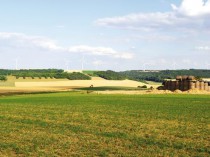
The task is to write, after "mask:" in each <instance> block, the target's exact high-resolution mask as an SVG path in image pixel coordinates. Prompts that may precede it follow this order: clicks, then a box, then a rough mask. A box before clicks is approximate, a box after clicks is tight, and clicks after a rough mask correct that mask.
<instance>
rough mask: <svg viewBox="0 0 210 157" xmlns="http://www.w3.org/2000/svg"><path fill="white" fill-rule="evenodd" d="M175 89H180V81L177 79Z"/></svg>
mask: <svg viewBox="0 0 210 157" xmlns="http://www.w3.org/2000/svg"><path fill="white" fill-rule="evenodd" d="M175 89H179V81H175Z"/></svg>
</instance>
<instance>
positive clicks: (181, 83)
mask: <svg viewBox="0 0 210 157" xmlns="http://www.w3.org/2000/svg"><path fill="white" fill-rule="evenodd" d="M164 88H165V89H167V90H172V91H174V90H177V89H178V90H181V91H187V90H191V89H198V90H206V91H210V83H209V82H205V81H196V80H195V78H194V77H193V76H177V78H176V80H175V81H173V80H169V81H165V82H164Z"/></svg>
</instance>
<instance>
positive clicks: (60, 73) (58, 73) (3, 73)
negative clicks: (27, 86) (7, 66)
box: [0, 69, 91, 80]
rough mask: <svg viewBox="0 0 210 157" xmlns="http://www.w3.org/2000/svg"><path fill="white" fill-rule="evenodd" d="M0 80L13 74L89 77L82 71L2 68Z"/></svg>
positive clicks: (73, 77)
mask: <svg viewBox="0 0 210 157" xmlns="http://www.w3.org/2000/svg"><path fill="white" fill-rule="evenodd" d="M0 76H2V77H1V78H2V79H1V80H4V78H6V76H15V77H16V78H17V79H18V78H20V77H22V78H26V77H31V78H32V79H34V78H35V77H38V78H40V79H41V78H42V77H44V78H56V79H65V78H67V79H70V80H90V79H91V78H90V77H89V76H87V75H85V74H82V73H67V72H64V70H60V69H30V70H4V69H0Z"/></svg>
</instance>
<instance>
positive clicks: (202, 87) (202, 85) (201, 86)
mask: <svg viewBox="0 0 210 157" xmlns="http://www.w3.org/2000/svg"><path fill="white" fill-rule="evenodd" d="M200 90H204V82H203V81H201V82H200Z"/></svg>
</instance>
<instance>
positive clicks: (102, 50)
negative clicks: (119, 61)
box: [68, 45, 133, 59]
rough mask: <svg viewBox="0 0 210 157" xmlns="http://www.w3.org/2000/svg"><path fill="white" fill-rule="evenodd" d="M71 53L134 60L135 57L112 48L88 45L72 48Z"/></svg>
mask: <svg viewBox="0 0 210 157" xmlns="http://www.w3.org/2000/svg"><path fill="white" fill-rule="evenodd" d="M68 51H69V52H75V53H87V54H92V55H99V56H113V57H115V58H123V59H132V58H133V55H132V54H131V53H126V52H117V51H115V50H114V49H112V48H107V47H91V46H87V45H79V46H72V47H70V48H69V49H68Z"/></svg>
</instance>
